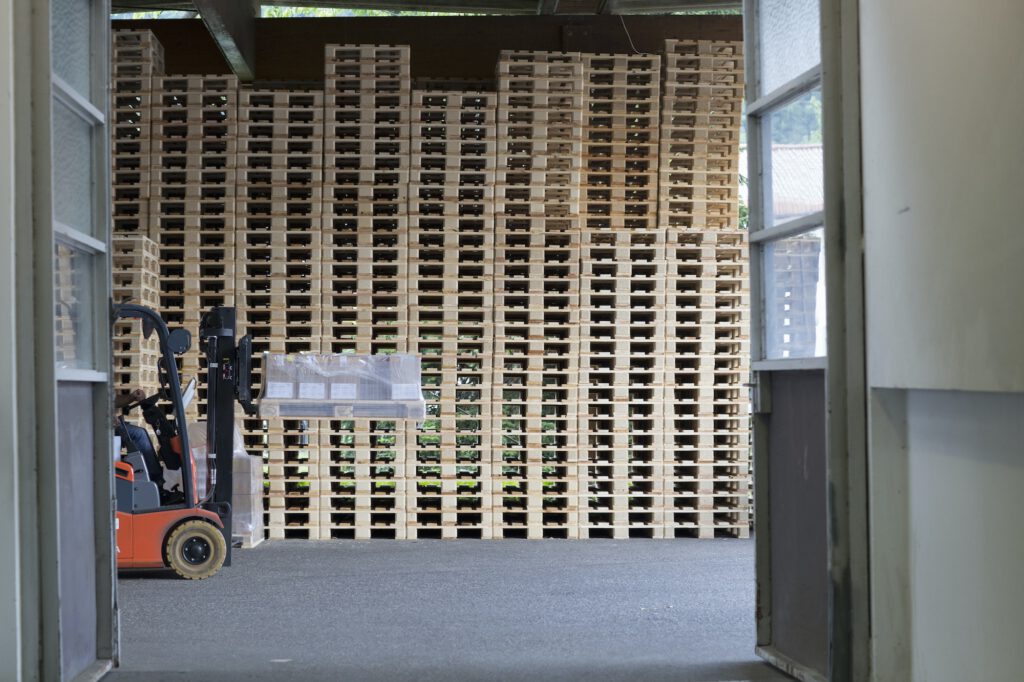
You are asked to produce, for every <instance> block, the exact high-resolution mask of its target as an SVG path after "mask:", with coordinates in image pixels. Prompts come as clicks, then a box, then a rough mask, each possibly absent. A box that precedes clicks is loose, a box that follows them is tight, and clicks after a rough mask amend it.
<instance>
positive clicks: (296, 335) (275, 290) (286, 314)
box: [235, 88, 324, 538]
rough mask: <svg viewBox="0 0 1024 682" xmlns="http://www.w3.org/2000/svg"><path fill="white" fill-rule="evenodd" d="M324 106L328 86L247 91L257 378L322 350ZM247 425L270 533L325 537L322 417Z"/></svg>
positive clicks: (251, 321) (243, 229)
mask: <svg viewBox="0 0 1024 682" xmlns="http://www.w3.org/2000/svg"><path fill="white" fill-rule="evenodd" d="M323 114H324V107H323V92H322V91H320V90H268V89H249V88H243V89H242V90H240V91H239V105H238V156H237V174H238V189H237V192H236V195H235V201H236V214H237V224H236V228H235V257H236V262H235V273H236V278H235V291H236V296H235V298H236V301H237V305H238V317H237V322H238V328H239V329H241V330H244V331H245V332H246V333H248V334H251V335H252V338H253V377H254V382H255V383H256V385H261V377H262V360H263V357H262V354H263V353H264V352H270V353H302V352H319V351H320V341H321V338H322V333H321V323H322V320H321V313H320V303H321V298H322V286H321V282H322V279H321V274H322V273H321V268H322V257H321V254H322V251H323V244H322V239H321V224H320V223H321V221H320V217H321V211H322V208H323V140H324V136H323V132H324V131H323ZM241 423H242V426H243V432H242V435H243V438H244V440H245V444H246V449H247V450H248V451H249V453H250V454H253V455H258V454H259V455H262V457H263V460H264V461H265V462H266V474H267V479H266V481H265V485H266V489H267V496H266V500H267V509H266V514H265V517H264V522H265V526H266V528H267V531H268V533H269V535H270V537H273V538H283V537H286V536H287V537H310V536H311V535H312V537H316V534H317V529H318V527H319V509H320V495H319V487H318V485H317V482H318V480H319V465H320V461H319V451H320V448H319V445H320V433H319V430H318V422H317V420H308V419H271V420H261V419H252V418H243V419H242V421H241Z"/></svg>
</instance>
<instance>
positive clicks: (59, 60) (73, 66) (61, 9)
mask: <svg viewBox="0 0 1024 682" xmlns="http://www.w3.org/2000/svg"><path fill="white" fill-rule="evenodd" d="M90 5H91V3H90V1H89V0H53V4H52V8H53V9H52V11H51V12H52V13H51V26H52V29H51V30H52V31H53V72H54V73H55V74H56V75H57V76H58V77H59V78H60V79H61V80H63V81H64V82H65V83H67V84H68V85H70V86H71V87H73V88H74V89H75V90H77V91H78V94H80V95H82V96H83V97H84V98H86V99H88V100H91V99H92V98H91V94H92V88H91V87H90V78H89V76H90V68H89V67H90V66H91V64H92V62H91V61H90V59H89V57H90V50H89V42H90V39H91V37H92V31H91V30H90V29H91V20H92V16H91V15H92V7H91V6H90Z"/></svg>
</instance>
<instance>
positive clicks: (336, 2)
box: [111, 0, 742, 14]
mask: <svg viewBox="0 0 1024 682" xmlns="http://www.w3.org/2000/svg"><path fill="white" fill-rule="evenodd" d="M206 4H207V3H204V2H202V1H201V0H199V1H198V2H197V1H195V0H112V2H111V11H113V12H117V13H121V12H152V11H158V10H183V11H192V12H196V11H200V12H201V11H202V8H200V9H197V5H198V6H203V5H206ZM230 4H239V5H245V4H246V3H245V2H244V1H242V2H238V1H237V0H236V2H234V3H230ZM253 4H254V5H255V6H256V7H257V9H258V6H259V5H268V6H274V5H281V6H300V7H322V8H333V9H374V10H382V11H388V12H469V13H478V14H663V13H668V12H679V11H684V10H693V9H738V8H739V7H740V6H741V4H742V2H741V0H264V1H263V2H256V3H253Z"/></svg>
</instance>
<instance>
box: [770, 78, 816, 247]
mask: <svg viewBox="0 0 1024 682" xmlns="http://www.w3.org/2000/svg"><path fill="white" fill-rule="evenodd" d="M765 121H766V129H765V134H766V137H767V138H768V139H769V140H770V141H771V146H770V148H769V150H768V155H769V158H768V159H766V160H765V168H767V169H770V170H771V175H770V177H768V178H767V179H766V182H767V183H768V185H769V187H766V188H765V192H764V196H765V200H766V202H768V205H767V206H765V209H764V214H765V221H764V224H765V225H766V226H769V227H770V226H772V225H778V224H780V223H784V222H786V221H788V220H793V219H794V218H799V217H800V216H805V215H808V214H810V213H815V212H817V211H821V210H822V209H823V208H824V205H825V173H824V155H823V152H822V146H821V140H822V137H821V89H820V88H815V89H814V90H811V91H810V92H808V93H806V94H804V95H802V96H801V97H799V98H797V99H795V100H793V101H792V102H790V103H789V104H786V105H785V106H783V107H781V108H779V109H777V110H775V111H773V112H772V113H771V114H770V115H769V116H768V117H767V118H766V119H765ZM769 190H770V191H769Z"/></svg>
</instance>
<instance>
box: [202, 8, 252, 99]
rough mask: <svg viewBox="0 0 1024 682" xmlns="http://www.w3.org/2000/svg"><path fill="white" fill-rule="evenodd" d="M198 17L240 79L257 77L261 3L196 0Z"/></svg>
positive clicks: (249, 79) (245, 79)
mask: <svg viewBox="0 0 1024 682" xmlns="http://www.w3.org/2000/svg"><path fill="white" fill-rule="evenodd" d="M195 4H196V9H197V10H199V16H201V17H202V19H203V23H204V24H206V28H207V30H209V31H210V35H212V36H213V39H214V41H215V42H216V43H217V47H218V48H220V51H221V52H222V53H223V54H224V59H226V60H227V62H228V65H229V66H230V67H231V70H232V71H234V73H235V75H236V76H238V78H239V79H240V80H243V81H251V80H253V79H254V78H255V77H256V16H257V15H258V14H259V11H260V4H259V2H258V0H195Z"/></svg>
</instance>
